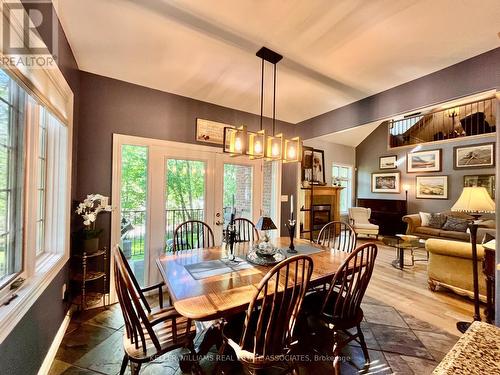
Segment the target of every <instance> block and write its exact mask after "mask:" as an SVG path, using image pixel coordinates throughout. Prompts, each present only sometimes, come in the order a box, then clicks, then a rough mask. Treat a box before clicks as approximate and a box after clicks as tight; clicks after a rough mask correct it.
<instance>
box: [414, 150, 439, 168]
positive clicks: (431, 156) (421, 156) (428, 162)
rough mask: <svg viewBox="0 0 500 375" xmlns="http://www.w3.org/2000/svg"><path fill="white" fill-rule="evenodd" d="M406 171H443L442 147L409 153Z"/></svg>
mask: <svg viewBox="0 0 500 375" xmlns="http://www.w3.org/2000/svg"><path fill="white" fill-rule="evenodd" d="M406 171H407V172H408V173H412V172H420V173H422V172H441V149H438V150H427V151H418V152H412V153H409V154H407V157H406Z"/></svg>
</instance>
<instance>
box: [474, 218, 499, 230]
mask: <svg viewBox="0 0 500 375" xmlns="http://www.w3.org/2000/svg"><path fill="white" fill-rule="evenodd" d="M477 224H478V226H479V228H490V229H495V228H496V222H495V220H481V221H480V222H479V223H477Z"/></svg>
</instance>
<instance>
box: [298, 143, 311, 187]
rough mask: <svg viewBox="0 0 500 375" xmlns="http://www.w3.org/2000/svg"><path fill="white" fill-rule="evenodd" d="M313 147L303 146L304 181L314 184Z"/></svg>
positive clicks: (302, 166) (302, 165)
mask: <svg viewBox="0 0 500 375" xmlns="http://www.w3.org/2000/svg"><path fill="white" fill-rule="evenodd" d="M313 151H314V149H313V148H312V147H308V146H303V147H302V163H301V169H302V181H307V182H309V183H310V182H312V158H313Z"/></svg>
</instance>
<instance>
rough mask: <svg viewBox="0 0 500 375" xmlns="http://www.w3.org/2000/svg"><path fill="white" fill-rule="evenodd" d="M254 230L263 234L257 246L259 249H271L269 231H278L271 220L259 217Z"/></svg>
mask: <svg viewBox="0 0 500 375" xmlns="http://www.w3.org/2000/svg"><path fill="white" fill-rule="evenodd" d="M255 228H256V229H257V230H259V231H262V232H264V235H263V236H262V242H261V243H260V244H259V249H268V248H270V247H271V248H272V245H271V244H270V243H269V231H270V230H274V229H278V228H276V225H274V222H273V220H272V219H271V218H270V217H268V216H261V217H260V219H259V221H258V222H257V225H255Z"/></svg>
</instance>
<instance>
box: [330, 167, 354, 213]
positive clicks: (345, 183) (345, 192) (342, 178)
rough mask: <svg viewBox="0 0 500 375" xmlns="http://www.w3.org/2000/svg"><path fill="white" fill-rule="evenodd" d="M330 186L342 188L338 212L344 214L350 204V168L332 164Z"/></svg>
mask: <svg viewBox="0 0 500 375" xmlns="http://www.w3.org/2000/svg"><path fill="white" fill-rule="evenodd" d="M332 184H337V185H340V186H342V187H343V188H344V189H342V190H341V192H340V212H341V213H343V214H346V213H347V211H348V209H349V208H350V207H351V204H352V167H350V166H347V165H339V164H333V167H332Z"/></svg>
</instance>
